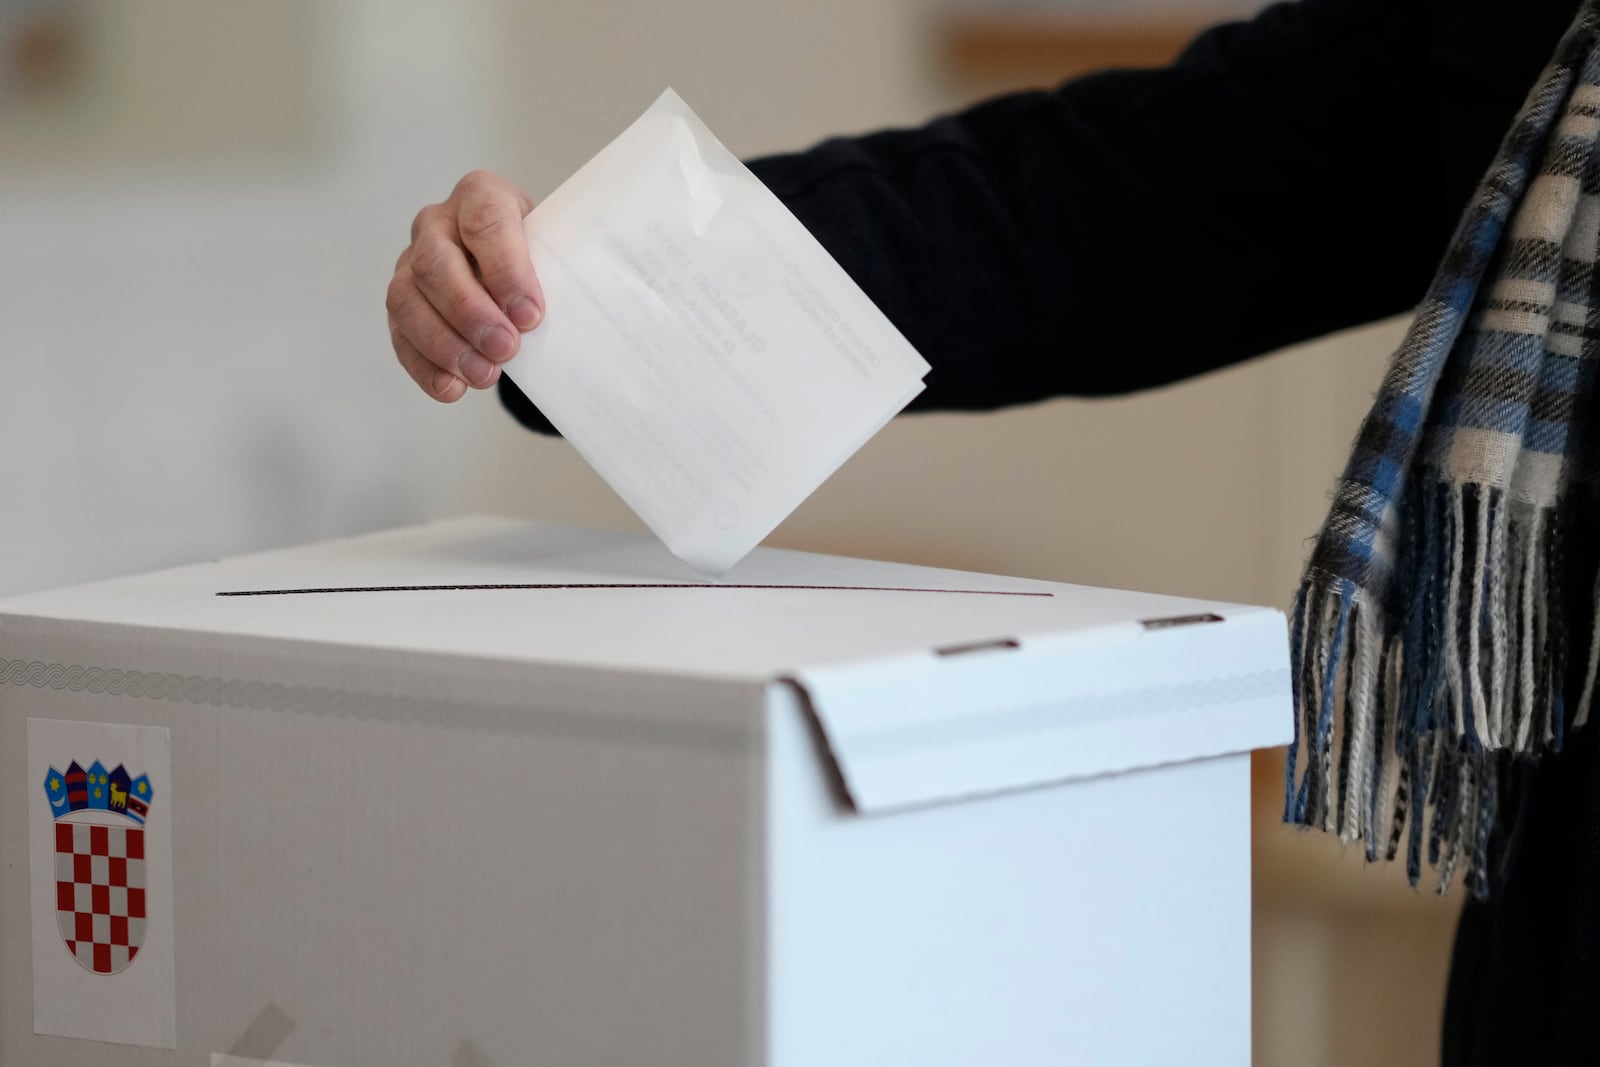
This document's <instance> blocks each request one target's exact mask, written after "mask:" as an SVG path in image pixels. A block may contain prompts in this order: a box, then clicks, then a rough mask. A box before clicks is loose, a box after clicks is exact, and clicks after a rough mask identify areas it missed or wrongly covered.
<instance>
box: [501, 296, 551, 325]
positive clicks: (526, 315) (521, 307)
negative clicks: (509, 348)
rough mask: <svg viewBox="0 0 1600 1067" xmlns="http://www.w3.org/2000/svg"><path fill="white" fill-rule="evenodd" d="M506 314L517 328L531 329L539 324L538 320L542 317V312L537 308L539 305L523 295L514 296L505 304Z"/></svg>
mask: <svg viewBox="0 0 1600 1067" xmlns="http://www.w3.org/2000/svg"><path fill="white" fill-rule="evenodd" d="M506 316H507V317H508V318H509V319H510V320H511V321H512V322H514V323H516V326H517V329H519V330H531V329H533V328H534V327H535V326H537V325H539V320H540V319H542V318H544V312H542V311H540V310H539V305H538V304H535V303H534V302H533V301H532V300H530V299H529V298H528V297H525V296H514V297H512V298H511V303H509V304H507V305H506Z"/></svg>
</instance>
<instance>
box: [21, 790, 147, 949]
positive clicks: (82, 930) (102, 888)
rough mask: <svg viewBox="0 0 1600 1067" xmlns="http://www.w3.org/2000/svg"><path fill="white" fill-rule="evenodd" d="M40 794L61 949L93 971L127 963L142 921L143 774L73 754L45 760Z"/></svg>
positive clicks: (140, 943)
mask: <svg viewBox="0 0 1600 1067" xmlns="http://www.w3.org/2000/svg"><path fill="white" fill-rule="evenodd" d="M44 791H45V796H46V798H47V799H48V800H49V802H50V814H51V816H52V818H53V819H54V820H55V863H56V879H55V881H56V925H57V927H58V928H59V930H60V933H61V940H62V941H63V943H65V945H66V947H67V951H68V952H69V953H71V954H72V958H73V959H75V960H77V961H78V965H79V966H80V967H82V968H83V969H84V970H86V971H89V972H91V973H93V974H102V975H112V974H117V973H119V972H121V971H124V970H126V969H127V968H128V967H129V965H131V964H132V963H133V961H134V960H135V959H136V958H137V957H138V955H139V950H140V949H141V948H143V947H144V939H145V931H146V928H147V918H146V915H147V907H146V901H145V892H146V890H147V888H148V885H149V881H148V874H147V871H146V866H145V820H146V818H147V817H148V816H149V814H150V803H151V801H152V800H153V799H154V797H153V788H152V786H151V784H150V778H149V776H148V775H145V774H140V775H138V776H137V777H135V776H134V775H133V774H131V773H130V772H129V771H128V770H127V768H125V767H123V766H122V765H121V764H120V763H119V764H118V765H117V766H116V768H115V769H112V770H107V769H106V767H105V766H104V764H102V763H101V762H100V761H99V760H95V761H94V762H93V763H91V764H89V766H88V767H87V768H85V767H83V766H82V765H81V764H79V763H78V761H77V760H73V761H72V762H71V763H69V764H68V765H67V769H66V771H65V772H62V771H58V770H56V768H55V767H51V768H50V771H49V773H48V774H46V775H45V780H44Z"/></svg>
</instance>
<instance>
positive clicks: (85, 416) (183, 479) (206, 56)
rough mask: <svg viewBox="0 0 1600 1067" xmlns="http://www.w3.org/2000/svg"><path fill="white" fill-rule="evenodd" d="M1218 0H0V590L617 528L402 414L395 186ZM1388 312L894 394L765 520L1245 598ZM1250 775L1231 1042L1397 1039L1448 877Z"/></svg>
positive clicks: (905, 75)
mask: <svg viewBox="0 0 1600 1067" xmlns="http://www.w3.org/2000/svg"><path fill="white" fill-rule="evenodd" d="M1248 6H1249V5H1248V3H1247V4H1246V5H1245V9H1247V8H1248ZM1239 10H1242V9H1240V8H1237V7H1235V9H1234V11H1233V12H1230V11H1229V10H1228V8H1227V7H1226V6H1224V7H1218V6H1217V5H1215V4H1207V5H1206V6H1204V7H1196V6H1193V5H1192V4H1186V3H1184V0H1141V2H1140V3H1138V4H1137V5H1131V4H1126V3H1122V4H1119V3H1112V2H1108V0H1098V2H1091V0H1077V2H1074V0H1055V2H1043V0H1041V2H1038V3H1033V4H1017V3H1006V2H999V3H989V4H978V5H977V6H969V7H964V8H959V9H953V8H952V7H951V6H950V5H949V3H947V2H942V0H873V2H872V3H867V4H863V3H859V2H857V0H761V2H754V3H743V4H729V3H724V2H722V0H678V2H676V3H673V4H660V3H655V2H651V0H529V2H525V3H515V2H511V0H472V2H466V3H455V4H442V3H436V4H420V3H409V2H407V3H395V2H392V0H391V2H387V3H380V2H378V0H340V2H338V3H333V4H314V3H310V2H287V3H272V4H262V3H245V2H242V0H220V2H219V0H209V2H201V0H140V2H139V3H137V4H116V3H110V2H106V3H88V2H66V0H61V2H57V3H50V4H18V3H16V2H14V0H13V2H12V3H11V4H9V6H5V5H0V249H3V250H4V252H5V254H4V255H3V256H0V324H3V332H0V338H3V339H0V370H3V372H4V376H5V377H4V384H3V385H0V427H3V435H4V436H3V437H0V441H3V446H4V449H5V459H6V478H5V484H6V487H7V491H6V493H5V497H4V499H5V504H4V505H3V508H4V511H3V518H4V522H3V524H0V594H3V593H10V592H19V591H23V590H28V589H35V588H42V587H46V586H50V585H56V584H62V583H67V582H74V581H80V580H85V579H89V578H94V577H98V576H103V575H108V574H115V573H121V572H127V571H133V570H141V569H149V568H153V567H157V566H164V565H168V564H175V563H181V562H186V561H191V560H196V559H204V558H209V557H214V556H218V555H223V554H228V553H234V552H239V551H243V550H249V549H255V548H260V547H265V546H271V545H279V544H287V543H292V542H296V541H302V540H306V539H310V538H319V537H327V536H334V535H340V534H346V533H352V532H357V531H363V530H369V529H374V528H379V527H383V526H388V525H394V524H397V523H403V522H409V521H413V520H420V519H426V518H430V517H436V516H440V515H446V514H451V513H455V512H460V511H464V510H472V509H477V510H492V511H499V512H506V513H511V514H518V515H528V516H537V517H543V518H550V519H558V520H562V521H567V522H574V523H585V524H592V525H603V526H622V527H633V526H636V525H637V524H636V522H635V520H634V519H633V518H632V516H631V514H630V513H628V512H627V510H626V509H625V508H624V507H623V506H622V505H621V504H620V503H619V502H618V501H617V500H616V499H615V498H614V497H613V496H612V495H611V494H610V493H609V491H608V490H606V488H605V487H604V486H603V485H602V484H601V483H600V482H599V481H598V480H597V479H596V478H595V476H594V475H593V474H592V473H591V472H590V471H589V470H588V469H587V468H586V467H585V466H584V464H583V463H582V462H581V461H579V460H578V459H577V458H576V457H575V456H574V455H573V454H572V453H571V452H570V451H569V450H568V449H567V448H566V446H565V445H563V444H562V443H560V442H555V441H546V440H540V439H536V438H533V437H531V436H529V435H527V434H525V433H522V432H521V431H520V430H519V429H517V428H516V427H515V426H514V425H513V424H512V423H511V421H510V420H509V419H508V418H506V417H505V416H504V415H503V414H502V413H501V411H500V410H499V409H498V407H497V406H496V404H495V402H494V399H493V397H492V395H474V396H472V397H469V398H468V399H467V400H466V401H464V402H462V403H461V404H458V405H456V406H455V407H452V408H444V407H439V406H437V405H434V404H432V403H430V402H428V401H427V400H425V399H424V398H423V397H422V396H421V394H420V393H418V392H417V390H416V389H415V388H414V387H413V386H412V385H411V383H410V382H409V381H408V380H407V379H406V378H405V377H404V376H403V374H402V373H401V372H400V371H399V369H398V368H397V367H396V365H395V363H394V359H393V356H392V354H391V353H390V351H389V347H388V342H387V338H386V334H385V328H384V316H383V311H382V297H383V290H384V286H385V284H386V283H387V281H388V276H389V272H390V269H391V267H392V264H393V260H394V257H395V256H396V254H398V252H399V251H400V249H401V247H402V246H403V245H404V243H405V241H406V239H407V228H408V225H409V222H410V219H411V216H412V215H413V214H414V213H415V212H416V210H417V209H418V208H419V207H421V206H422V205H423V204H424V203H426V202H428V201H431V200H437V199H440V198H442V197H443V196H444V195H445V194H446V193H447V192H448V191H449V189H450V187H451V185H452V184H453V183H454V181H455V179H456V178H457V177H459V176H460V175H461V174H462V173H464V172H465V171H467V170H469V169H471V168H474V167H480V166H487V167H491V168H494V169H497V170H500V171H502V172H504V173H506V174H508V175H510V176H512V177H514V178H515V179H517V180H518V181H520V182H521V183H522V184H523V185H524V186H525V187H526V188H527V189H528V190H529V191H530V192H531V193H533V194H534V195H535V196H538V195H540V194H541V193H542V192H544V191H547V190H549V189H551V188H553V187H554V185H556V184H557V183H558V182H559V181H560V180H561V179H562V178H563V177H564V176H565V175H566V174H567V173H569V172H570V171H571V170H572V169H574V168H575V167H576V166H577V165H578V164H580V163H581V162H583V160H584V159H586V158H587V157H588V155H590V154H591V153H592V152H593V151H595V150H596V149H598V148H599V147H600V146H601V145H602V144H604V143H605V141H607V140H608V139H609V138H610V137H611V136H613V135H614V134H615V133H616V132H618V131H620V130H621V128H622V127H623V126H624V125H625V124H626V123H627V122H628V121H629V120H631V119H632V118H633V117H634V116H635V115H636V114H637V113H638V112H639V111H641V110H642V109H643V108H644V107H645V106H646V105H647V104H648V103H649V102H650V101H651V100H652V99H653V98H654V96H655V95H656V94H657V93H658V92H659V91H660V90H661V88H663V87H664V86H666V85H668V84H670V85H672V86H674V87H675V88H677V89H678V90H679V91H680V92H681V93H682V94H683V95H684V96H685V97H686V98H687V99H688V100H689V101H690V102H691V103H692V104H693V105H694V106H695V107H696V108H697V109H698V110H699V111H700V113H701V114H702V116H703V117H704V118H705V119H706V121H707V122H708V123H709V124H710V125H711V127H712V128H713V129H715V130H717V131H718V132H719V134H720V135H721V136H722V138H723V139H724V140H725V141H727V142H728V144H729V145H730V146H731V147H732V148H733V149H734V150H735V151H736V152H739V153H741V154H744V155H747V156H748V155H754V154H759V153H763V152H767V151H772V150H778V149H784V148H792V147H798V146H802V145H804V144H807V143H809V142H811V141H814V140H816V139H818V138H820V137H822V136H824V135H827V134H831V133H837V132H845V131H851V130H864V129H870V128H873V127H878V126H882V125H887V124H901V123H914V122H917V121H920V120H922V119H924V118H926V117H928V116H929V115H931V114H933V113H935V112H937V111H939V110H942V109H947V108H950V107H953V106H955V105H957V104H958V103H959V102H961V101H963V100H967V99H971V98H973V97H975V96H979V95H983V94H987V93H991V92H994V91H997V90H1000V89H1003V88H1006V87H1009V86H1015V85H1022V84H1030V83H1031V84H1047V83H1049V82H1051V81H1054V80H1058V79H1059V78H1060V77H1064V76H1066V75H1068V74H1070V73H1072V72H1073V71H1074V70H1078V69H1087V68H1091V67H1095V66H1103V65H1111V64H1119V63H1144V62H1160V61H1162V60H1163V59H1165V58H1166V57H1167V56H1168V55H1170V54H1171V52H1172V51H1173V50H1174V49H1175V48H1176V47H1177V46H1178V45H1179V43H1180V42H1181V41H1182V40H1184V39H1186V38H1187V36H1189V35H1190V34H1191V33H1192V32H1193V31H1194V29H1195V28H1196V27H1198V26H1200V25H1203V24H1205V23H1206V22H1208V21H1211V20H1213V19H1215V18H1216V17H1218V16H1220V15H1226V14H1229V13H1236V12H1237V11H1239ZM1402 325H1403V324H1400V323H1393V322H1391V323H1380V324H1376V325H1374V326H1372V327H1369V328H1366V329H1363V330H1360V331H1356V332H1353V333H1350V334H1347V335H1343V336H1339V337H1334V338H1329V339H1325V340H1322V341H1318V342H1316V343H1314V344H1311V345H1308V346H1305V347H1303V348H1301V349H1297V350H1295V351H1291V352H1286V353H1282V354H1279V355H1277V356H1274V357H1272V358H1269V359H1265V360H1260V361H1257V362H1254V363H1251V364H1249V365H1246V366H1243V367H1240V368H1237V369H1234V370H1230V371H1227V372H1224V373H1221V374H1217V375H1214V376H1211V377H1208V378H1205V379H1202V380H1199V381H1195V382H1191V383H1188V384H1185V385H1182V386H1179V387H1176V388H1171V389H1166V390H1162V391H1160V392H1156V393H1152V394H1147V395H1142V396H1138V397H1132V398H1127V399H1119V400H1114V401H1101V402H1082V401H1071V400H1063V401H1057V402H1053V403H1049V404H1043V405H1039V406H1035V407H1031V408H1027V409H1021V410H1016V411H1011V412H1006V413H1002V414H996V415H986V416H928V417H918V418H910V419H904V420H900V421H898V422H897V423H896V424H894V425H892V426H891V427H890V428H889V429H888V430H886V431H885V432H884V433H883V434H882V435H881V436H880V437H879V438H877V439H876V440H874V441H873V442H872V443H871V444H869V445H868V446H867V448H866V449H865V450H863V452H862V453H861V454H860V455H859V456H858V457H856V458H855V459H854V460H852V461H851V462H850V463H849V464H848V465H847V466H846V467H845V469H844V470H843V471H841V472H840V474H839V475H838V476H837V477H835V478H834V479H833V480H832V481H830V482H829V483H828V484H827V485H826V486H824V487H823V489H822V490H821V491H820V492H818V493H817V494H816V496H815V497H814V498H813V499H812V500H810V501H809V502H808V503H806V504H805V505H804V506H803V507H802V508H801V509H800V510H799V511H798V512H797V513H796V514H795V515H794V516H793V517H792V518H791V519H790V520H789V521H788V522H787V523H786V524H785V525H784V526H783V527H782V528H781V529H780V530H779V531H778V532H777V533H776V534H775V535H774V537H773V538H772V542H773V543H775V544H779V545H783V546H788V547H798V548H808V549H816V550H822V551H830V552H842V553H848V554H854V555H866V556H876V557H880V558H894V559H900V560H906V561H911V562H921V563H930V564H937V565H943V566H953V567H963V568H972V569H981V570H987V571H999V572H1006V573H1012V574H1019V575H1028V576H1035V577H1041V578H1051V579H1058V580H1065V581H1072V582H1081V583H1088V584H1096V585H1110V586H1122V587H1130V588H1139V589H1150V590H1158V591H1162V592H1169V593H1177V594H1188V595H1194V596H1203V597H1216V598H1223V599H1229V600H1239V601H1252V602H1259V603H1272V604H1283V603H1285V602H1286V601H1287V599H1288V597H1289V594H1290V591H1291V589H1292V587H1293V585H1294V582H1295V579H1296V577H1297V572H1298V568H1299V566H1300V563H1301V559H1302V554H1303V552H1304V550H1305V546H1306V539H1307V538H1308V537H1309V536H1311V535H1312V534H1313V533H1314V532H1315V530H1316V527H1317V524H1318V522H1319V521H1320V519H1321V517H1322V513H1323V509H1324V507H1325V504H1326V500H1327V491H1328V488H1329V487H1330V485H1331V479H1332V478H1333V477H1334V475H1335V474H1336V473H1337V471H1338V469H1339V467H1340V465H1341V463H1342V461H1343V458H1344V454H1345V449H1346V447H1347V445H1348V442H1349V440H1350V438H1351V436H1352V434H1353V433H1354V430H1355V427H1356V425H1357V422H1358V420H1359V419H1360V416H1361V415H1362V414H1363V413H1364V411H1365V408H1366V405H1367V403H1368V401H1369V399H1370V396H1371V393H1372V390H1373V389H1374V388H1375V387H1376V384H1377V381H1378V377H1379V375H1380V374H1381V371H1382V367H1383V364H1384V357H1385V356H1386V354H1387V351H1388V349H1389V348H1390V347H1391V346H1392V345H1393V344H1394V343H1395V341H1396V339H1397V337H1398V332H1399V330H1400V328H1401V326H1402ZM1071 355H1072V354H1071V353H1070V352H1068V353H1064V358H1071ZM1256 769H1257V772H1258V773H1257V786H1258V788H1257V794H1258V796H1257V805H1256V806H1257V840H1256V852H1257V872H1258V874H1257V885H1256V900H1255V904H1256V915H1257V922H1256V942H1255V958H1256V963H1257V971H1256V990H1257V992H1256V1038H1257V1040H1256V1046H1257V1047H1256V1062H1257V1063H1258V1064H1264V1065H1303V1067H1322V1065H1333V1064H1340V1065H1344V1064H1377V1063H1385V1064H1390V1063H1392V1064H1410V1063H1418V1064H1421V1063H1428V1062H1432V1061H1434V1060H1435V1059H1436V1055H1437V1054H1436V1043H1437V1042H1436V1030H1437V1024H1438V1014H1439V1008H1440V1003H1441V996H1442V987H1443V975H1444V968H1445V965H1446V961H1447V956H1448V946H1449V937H1450V932H1451V929H1452V924H1453V913H1454V905H1453V903H1452V902H1441V901H1438V900H1435V899H1433V898H1432V897H1431V896H1429V895H1427V894H1422V895H1417V894H1414V893H1411V892H1410V891H1408V890H1406V889H1405V888H1404V886H1403V881H1402V878H1401V875H1400V873H1399V872H1398V871H1396V870H1393V869H1385V868H1375V869H1371V870H1367V869H1364V868H1363V867H1362V866H1361V864H1360V863H1359V861H1358V860H1357V859H1356V857H1355V856H1351V857H1348V858H1347V859H1345V860H1344V861H1342V862H1341V860H1340V857H1339V856H1338V848H1337V846H1335V845H1331V844H1330V843H1329V842H1328V841H1326V840H1323V839H1322V838H1320V837H1303V836H1300V835H1297V834H1294V833H1291V832H1289V831H1287V830H1284V829H1282V828H1281V827H1279V826H1278V825H1277V822H1276V811H1277V804H1278V791H1279V790H1280V789H1281V764H1280V763H1279V762H1278V761H1277V759H1276V757H1272V756H1268V757H1265V758H1262V759H1260V760H1259V761H1258V764H1257V768H1256Z"/></svg>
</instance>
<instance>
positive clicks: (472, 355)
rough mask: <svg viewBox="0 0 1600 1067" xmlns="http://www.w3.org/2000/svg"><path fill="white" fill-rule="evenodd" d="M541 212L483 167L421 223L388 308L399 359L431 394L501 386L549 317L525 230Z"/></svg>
mask: <svg viewBox="0 0 1600 1067" xmlns="http://www.w3.org/2000/svg"><path fill="white" fill-rule="evenodd" d="M532 209H533V201H531V200H530V199H528V197H527V195H526V194H525V193H523V192H522V191H521V190H519V189H518V188H517V187H516V186H515V185H513V184H512V183H510V182H508V181H506V180H505V179H504V178H501V177H498V176H496V175H494V174H490V173H489V172H488V171H474V172H473V173H471V174H468V175H467V176H466V177H465V178H463V179H461V181H460V182H459V183H457V185H456V188H455V191H454V192H452V193H451V194H450V197H449V199H447V200H446V201H445V202H444V203H442V204H433V205H430V206H428V207H425V208H423V209H422V211H420V212H419V213H418V214H417V217H416V219H415V220H414V221H413V222H412V224H411V244H410V246H409V247H407V248H406V250H405V251H404V252H402V253H401V254H400V259H399V261H398V262H396V263H395V270H394V278H393V279H392V280H391V281H390V283H389V292H388V295H387V298H386V299H385V301H384V303H385V305H386V307H387V308H388V311H389V330H390V335H391V338H390V339H391V342H392V343H393V346H394V351H395V356H396V357H397V358H398V359H399V360H400V364H401V366H403V367H404V368H405V369H406V373H407V374H409V375H411V377H412V379H413V380H414V381H415V382H416V383H417V384H418V385H419V386H421V387H422V389H423V391H424V392H426V393H427V394H428V395H429V396H432V397H434V398H436V399H439V400H443V401H445V402H446V403H449V402H452V401H455V400H458V399H460V398H461V396H463V395H464V394H465V393H466V390H467V388H468V387H469V386H470V387H473V388H477V389H487V388H489V387H491V386H493V385H494V384H495V383H496V382H497V381H498V380H499V378H500V366H499V365H500V364H502V363H504V362H506V361H507V360H509V359H511V357H512V356H514V355H516V354H517V350H518V349H519V348H520V347H521V344H522V335H521V332H520V331H522V330H531V329H533V328H534V327H535V326H537V325H538V324H539V322H540V320H541V319H542V318H543V317H544V291H543V289H542V288H541V287H540V285H539V279H538V277H537V275H536V274H535V272H534V269H533V264H532V262H530V261H529V259H528V246H527V241H526V238H524V236H523V232H522V219H523V216H524V215H526V214H527V213H528V212H529V211H531V210H532Z"/></svg>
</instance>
